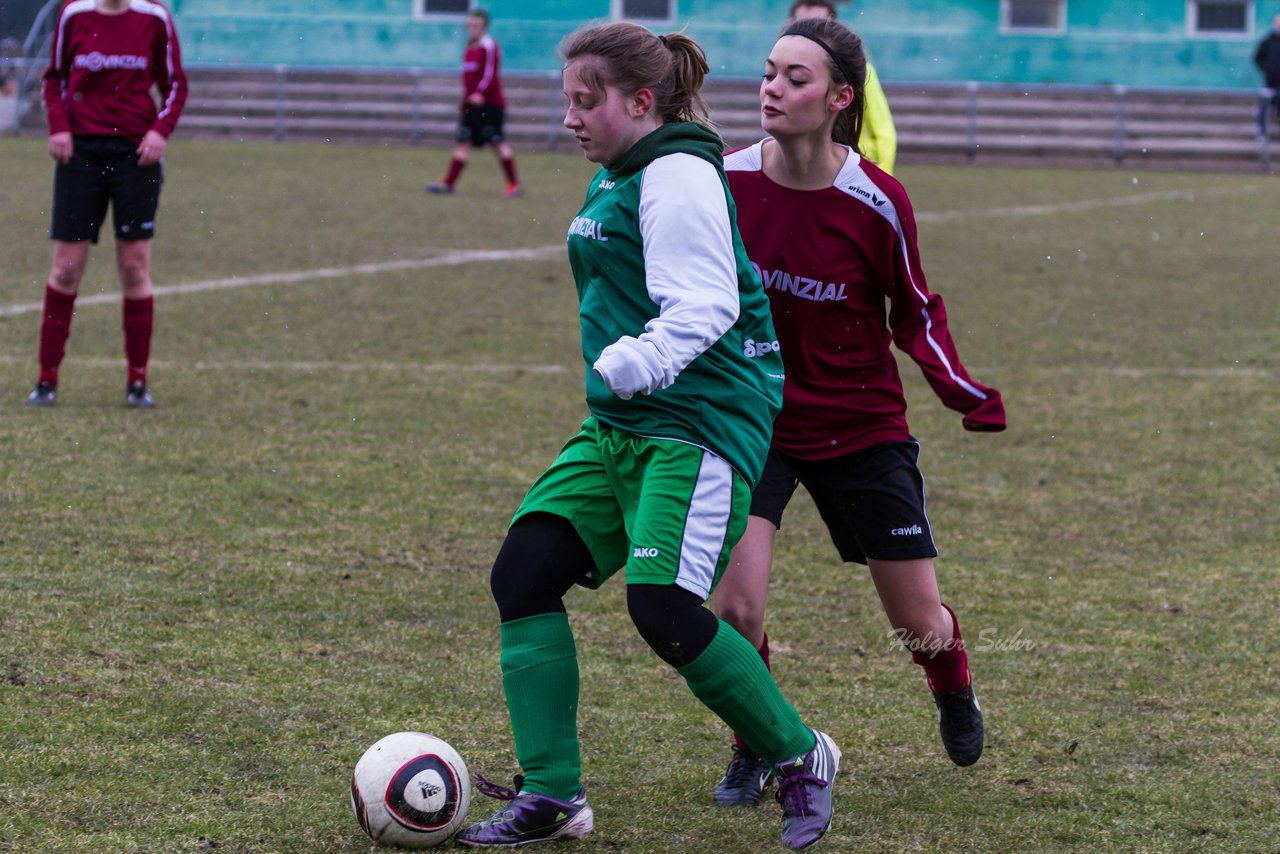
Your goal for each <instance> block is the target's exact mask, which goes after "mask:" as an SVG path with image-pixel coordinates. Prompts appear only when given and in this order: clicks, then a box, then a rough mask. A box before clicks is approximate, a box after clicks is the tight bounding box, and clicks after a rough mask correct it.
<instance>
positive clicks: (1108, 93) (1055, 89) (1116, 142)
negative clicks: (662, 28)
mask: <svg viewBox="0 0 1280 854" xmlns="http://www.w3.org/2000/svg"><path fill="white" fill-rule="evenodd" d="M46 8H49V7H46ZM39 23H40V22H39V21H37V24H39ZM51 32H52V31H51V29H49V30H48V31H46V32H45V33H44V35H37V32H36V27H33V29H32V35H31V36H29V37H28V41H27V44H30V45H33V46H36V45H40V46H41V48H42V50H43V51H44V52H46V53H47V51H48V49H49V44H48V38H49V37H50V35H51ZM46 62H47V60H45V59H43V58H41V57H39V56H36V57H32V56H28V57H26V58H19V59H17V60H15V61H13V64H14V65H15V66H16V67H17V68H18V69H19V74H18V79H19V81H20V83H19V87H18V92H17V103H16V106H15V109H14V111H13V118H12V122H11V125H10V127H9V128H8V129H7V130H8V131H9V132H11V133H15V134H16V133H18V132H20V130H21V128H22V126H23V121H24V120H25V117H26V116H27V114H28V111H29V110H30V109H31V107H32V105H33V104H34V103H36V99H38V98H40V85H39V78H40V73H41V71H42V70H43V68H44V66H45V64H46ZM188 70H189V72H198V71H208V72H211V73H212V72H221V73H225V72H227V71H238V72H244V73H249V74H256V75H259V76H260V77H261V75H264V74H265V75H269V76H270V77H271V79H272V80H273V81H274V134H273V137H274V139H276V140H277V141H283V140H285V139H286V138H289V136H290V127H289V118H290V104H291V92H290V85H289V84H290V77H291V76H293V75H300V74H345V75H350V76H352V77H355V78H358V77H359V76H360V75H371V74H378V75H384V76H385V75H392V76H396V75H403V76H404V77H405V78H407V80H408V82H409V89H410V95H409V99H408V104H407V112H408V127H407V133H406V136H405V137H402V138H404V139H405V141H406V142H408V143H409V144H414V145H416V144H420V143H421V142H422V141H423V139H424V138H425V137H426V136H427V135H428V121H427V109H426V108H427V105H428V103H429V101H430V97H431V95H430V92H429V90H428V81H429V80H430V79H432V78H443V77H445V76H446V74H447V75H452V72H448V73H446V72H433V71H428V70H425V69H422V68H376V69H375V68H332V67H308V66H288V65H275V66H270V67H265V68H264V67H250V68H246V67H235V68H229V67H227V66H199V65H197V66H191V67H189V69H188ZM508 79H510V80H511V81H512V82H513V83H517V82H524V83H526V84H527V83H530V82H534V81H537V82H538V83H539V86H534V87H531V88H532V89H533V90H534V91H535V92H536V91H537V90H538V89H539V88H540V86H541V85H542V84H545V91H546V102H545V111H546V112H545V126H546V143H545V144H546V148H547V150H555V149H556V148H557V147H558V145H559V143H560V141H561V139H562V137H563V136H564V134H563V130H562V128H561V126H560V121H561V117H562V113H563V110H562V106H561V93H560V75H559V72H558V71H551V72H534V73H523V74H522V73H512V74H508ZM718 82H719V83H721V84H727V85H733V84H735V83H742V84H743V86H744V88H748V87H749V86H754V85H755V83H754V78H752V81H750V83H748V81H746V80H745V79H743V80H737V79H729V78H719V79H718ZM452 85H453V83H452V81H451V83H450V86H451V87H452ZM891 88H892V89H893V90H895V91H905V90H912V91H915V90H918V91H920V92H932V93H939V94H946V93H956V92H962V93H963V99H964V105H963V108H962V109H956V110H953V112H955V113H963V139H964V142H963V143H960V144H958V145H963V153H964V155H965V157H966V158H967V159H969V160H975V159H976V158H977V157H978V155H979V152H980V151H981V150H982V143H983V136H984V131H983V128H982V125H983V122H984V120H985V119H987V118H988V116H989V115H990V112H992V110H989V111H987V112H984V109H983V105H982V98H981V96H984V95H992V94H1004V95H1007V94H1010V93H1019V94H1025V95H1037V96H1042V97H1046V98H1048V97H1059V96H1066V97H1072V96H1078V97H1081V98H1085V99H1089V100H1092V101H1095V102H1099V103H1105V102H1107V101H1109V102H1110V104H1111V106H1110V108H1109V114H1110V119H1109V122H1110V126H1111V129H1110V132H1109V134H1108V136H1109V138H1110V140H1111V143H1110V156H1111V158H1112V159H1113V160H1114V161H1115V162H1116V163H1117V164H1120V163H1123V162H1124V161H1125V160H1126V158H1129V157H1130V156H1131V155H1134V154H1137V153H1140V152H1138V150H1137V148H1136V147H1135V145H1134V143H1133V137H1132V136H1131V134H1130V129H1131V126H1132V123H1133V120H1132V116H1131V105H1132V104H1133V103H1134V99H1135V98H1137V97H1146V98H1150V97H1153V96H1162V97H1170V96H1172V97H1176V96H1179V95H1183V96H1191V95H1194V96H1195V97H1203V98H1212V97H1223V96H1230V97H1235V98H1239V97H1240V96H1241V95H1242V94H1247V93H1248V92H1249V91H1250V90H1239V89H1229V90H1228V89H1209V90H1177V89H1167V90H1160V89H1141V90H1139V89H1131V88H1129V87H1126V86H1122V85H1115V86H1067V85H1057V84H1037V85H1027V84H998V83H977V82H972V81H969V82H958V83H940V82H936V81H931V82H922V83H919V84H910V83H897V84H894V85H893V86H892V87H891ZM1252 91H1253V92H1254V93H1255V94H1256V97H1257V113H1256V117H1255V127H1256V145H1257V162H1258V164H1259V166H1260V168H1261V169H1262V170H1263V171H1270V169H1271V146H1272V144H1273V143H1272V140H1271V125H1272V121H1271V112H1272V111H1271V109H1270V105H1271V103H1272V101H1273V99H1274V98H1275V94H1276V92H1275V90H1273V89H1269V88H1266V87H1261V88H1259V89H1256V90H1252ZM295 97H296V96H295ZM447 97H448V98H450V99H452V98H454V97H456V95H455V94H454V93H453V92H452V89H451V90H450V94H449V95H448V96H447ZM534 97H538V96H536V95H534ZM525 106H526V110H525V112H526V114H527V113H528V108H529V107H531V106H532V105H531V104H526V105H525ZM713 106H714V105H713ZM939 109H940V108H939ZM188 112H189V113H190V107H189V108H188ZM511 122H512V119H511V116H510V112H509V116H508V124H509V127H510V125H511ZM4 130H6V129H5V128H4V127H3V126H2V125H0V131H4ZM1099 132H1100V131H1099V129H1098V128H1096V127H1095V130H1094V131H1093V133H1094V134H1095V136H1094V139H1095V140H1099V138H1100V137H1099V136H1098V135H1097V134H1099ZM295 133H296V131H295ZM299 135H301V134H299ZM437 135H439V134H437ZM987 138H988V139H990V138H991V136H990V135H989V132H988V136H987ZM899 145H900V146H901V147H902V148H903V149H904V150H910V149H911V145H912V139H911V135H910V134H909V133H902V132H900V133H899Z"/></svg>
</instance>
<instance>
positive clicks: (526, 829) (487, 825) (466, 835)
mask: <svg viewBox="0 0 1280 854" xmlns="http://www.w3.org/2000/svg"><path fill="white" fill-rule="evenodd" d="M523 782H524V778H523V777H516V779H515V784H516V790H512V789H508V788H507V787H505V786H499V785H497V784H496V783H491V782H489V781H488V780H486V779H485V778H484V777H481V776H480V775H479V774H477V775H476V791H478V792H480V793H481V794H482V795H488V796H489V797H491V798H498V799H499V800H503V801H510V803H508V804H507V805H506V806H504V807H503V808H502V809H500V810H498V811H497V812H496V813H494V814H493V815H492V816H490V817H489V818H488V819H486V820H484V821H482V822H480V823H478V824H473V825H471V826H470V827H468V828H466V829H464V830H463V831H462V832H461V833H459V834H458V835H457V836H455V837H454V839H455V840H457V841H458V843H459V844H461V845H467V846H469V847H471V848H518V847H520V846H522V845H532V844H534V843H535V842H551V841H552V840H555V839H581V838H582V837H584V836H586V835H587V834H588V833H590V832H591V828H592V827H593V826H594V824H595V818H594V814H593V813H592V812H591V807H590V806H589V805H588V804H587V790H586V789H579V790H578V794H577V795H576V796H574V798H573V800H571V801H562V800H560V799H559V798H553V797H551V796H550V795H539V794H537V793H535V792H521V791H518V789H519V787H520V785H521V784H522V783H523Z"/></svg>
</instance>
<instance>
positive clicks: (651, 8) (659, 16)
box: [613, 0, 676, 21]
mask: <svg viewBox="0 0 1280 854" xmlns="http://www.w3.org/2000/svg"><path fill="white" fill-rule="evenodd" d="M613 16H614V17H615V18H622V19H624V20H628V21H674V20H675V19H676V0H613Z"/></svg>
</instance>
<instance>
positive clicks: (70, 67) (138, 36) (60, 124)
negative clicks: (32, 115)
mask: <svg viewBox="0 0 1280 854" xmlns="http://www.w3.org/2000/svg"><path fill="white" fill-rule="evenodd" d="M152 86H154V87H155V88H156V90H157V91H158V92H159V97H160V103H159V104H157V103H156V98H155V96H154V95H153V94H152ZM186 100H187V77H186V74H185V73H184V72H183V70H182V57H181V52H180V50H179V48H178V36H177V33H176V32H175V31H174V28H173V18H172V16H171V15H170V13H169V10H168V9H166V8H165V7H164V6H162V5H161V4H159V3H156V2H153V0H131V2H130V3H129V6H128V8H127V9H126V10H125V11H124V12H121V13H118V14H104V13H102V12H99V11H98V10H97V7H96V5H95V3H94V0H70V2H68V3H67V4H65V5H64V6H63V7H62V10H61V11H60V12H59V15H58V24H57V29H56V30H55V31H54V40H53V55H52V56H51V57H50V61H49V68H48V70H46V71H45V74H44V103H45V109H46V111H47V113H48V116H49V133H50V134H54V133H60V132H65V131H70V132H71V133H72V134H74V135H77V136H80V135H100V136H119V137H125V138H127V139H131V140H138V141H140V140H141V139H142V137H143V136H145V135H146V133H147V131H149V130H155V131H158V132H159V133H160V134H162V135H163V136H165V137H168V136H169V135H170V134H172V133H173V130H174V128H175V127H176V126H177V124H178V117H179V116H181V115H182V107H183V105H184V104H185V103H186Z"/></svg>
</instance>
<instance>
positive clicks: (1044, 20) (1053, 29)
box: [1000, 0, 1067, 33]
mask: <svg viewBox="0 0 1280 854" xmlns="http://www.w3.org/2000/svg"><path fill="white" fill-rule="evenodd" d="M1066 29H1067V2H1066V0H1000V31H1001V32H1005V33H1061V32H1064V31H1066Z"/></svg>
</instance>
